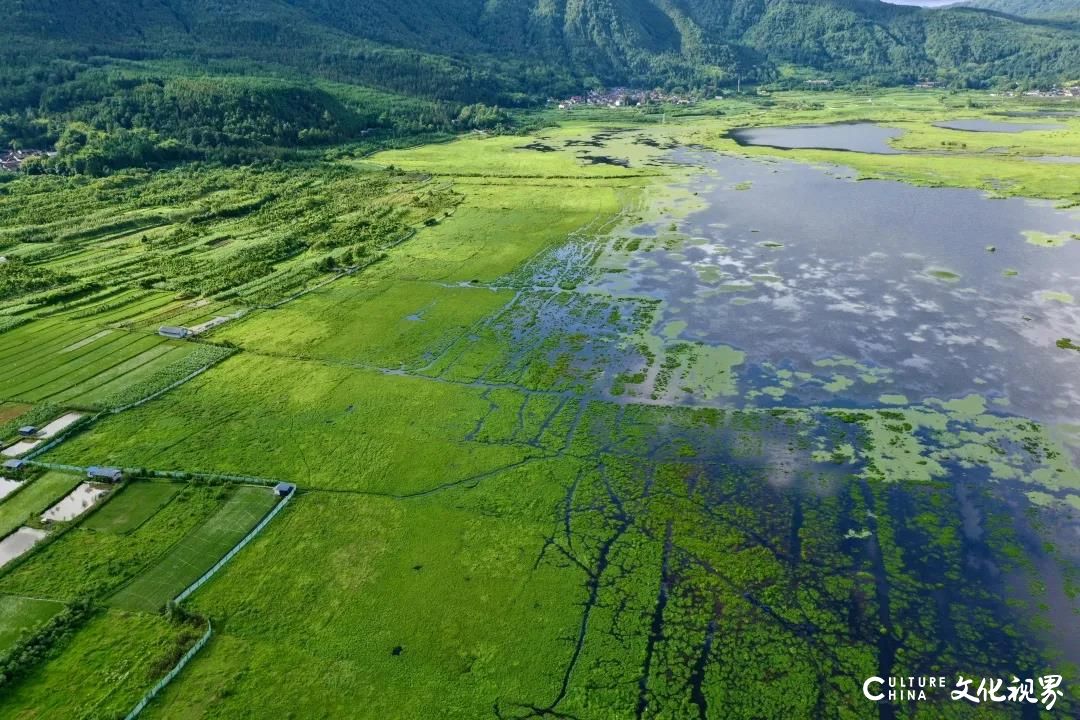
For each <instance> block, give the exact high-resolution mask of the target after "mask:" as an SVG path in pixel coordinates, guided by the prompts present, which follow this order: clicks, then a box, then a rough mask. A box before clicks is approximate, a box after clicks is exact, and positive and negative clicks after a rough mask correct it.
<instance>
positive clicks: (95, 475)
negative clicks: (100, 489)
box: [86, 465, 124, 483]
mask: <svg viewBox="0 0 1080 720" xmlns="http://www.w3.org/2000/svg"><path fill="white" fill-rule="evenodd" d="M86 477H88V478H90V479H91V480H105V481H107V482H113V483H116V482H120V481H121V480H122V479H123V478H124V473H123V471H122V470H121V469H120V468H114V467H100V466H97V465H94V466H93V467H88V468H87V469H86Z"/></svg>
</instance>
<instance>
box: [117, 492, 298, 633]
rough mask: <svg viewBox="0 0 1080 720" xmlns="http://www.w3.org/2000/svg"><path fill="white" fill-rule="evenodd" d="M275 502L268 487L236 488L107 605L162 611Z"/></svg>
mask: <svg viewBox="0 0 1080 720" xmlns="http://www.w3.org/2000/svg"><path fill="white" fill-rule="evenodd" d="M276 502H277V498H276V496H275V495H274V494H273V492H271V490H270V489H269V488H265V487H252V486H243V487H238V488H236V489H235V490H234V491H233V493H232V495H231V496H230V497H229V499H228V500H227V501H226V502H225V504H224V505H223V506H222V507H221V509H220V510H218V511H217V512H216V513H214V515H213V516H211V517H210V518H208V519H207V520H206V522H204V523H202V524H200V525H198V526H197V527H195V528H194V529H192V530H191V531H190V532H189V533H188V534H187V535H185V536H184V537H183V538H182V539H181V540H180V541H179V542H178V543H177V544H176V545H174V546H173V547H172V548H171V549H170V550H169V552H168V553H166V555H165V556H164V557H162V558H161V559H160V560H159V561H158V562H157V563H156V564H155V565H153V566H152V567H150V568H149V569H148V570H147V571H145V572H143V573H142V574H140V575H139V576H138V577H136V578H135V579H134V580H132V581H131V582H130V583H128V584H127V585H125V586H124V587H122V588H121V589H120V590H119V591H118V592H117V593H116V594H115V595H113V596H112V597H111V598H110V600H109V602H110V604H112V605H114V606H116V607H122V608H126V609H130V610H143V611H146V612H154V611H156V610H159V609H161V608H162V607H163V606H164V605H165V604H166V603H167V602H169V601H170V600H171V599H172V598H174V597H175V596H176V595H178V594H179V593H180V592H181V591H182V590H183V589H184V588H186V587H187V586H188V585H190V584H191V583H193V582H195V581H196V580H197V579H199V577H200V576H201V575H202V574H203V573H205V572H206V571H207V570H209V569H210V568H211V567H212V566H213V565H214V563H216V562H217V561H218V560H220V559H221V558H222V557H223V556H224V555H225V554H226V553H227V552H228V551H229V550H231V549H232V547H233V546H234V545H236V543H238V542H240V540H242V539H243V538H244V536H245V535H247V534H248V533H249V532H250V531H251V529H252V528H253V527H255V525H257V524H258V523H259V521H260V520H262V518H263V517H264V516H265V515H266V513H268V512H269V511H270V508H272V507H273V506H274V504H275V503H276Z"/></svg>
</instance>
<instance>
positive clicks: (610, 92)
mask: <svg viewBox="0 0 1080 720" xmlns="http://www.w3.org/2000/svg"><path fill="white" fill-rule="evenodd" d="M696 102H697V98H696V97H694V96H693V95H690V94H688V93H675V92H666V91H664V90H660V89H655V90H636V89H630V88H625V87H616V88H610V89H606V90H590V91H589V92H587V93H585V94H584V95H573V96H571V97H568V98H566V99H564V100H556V99H554V98H550V99H549V100H548V104H551V105H556V106H557V107H558V108H559V109H560V110H569V109H571V108H575V107H607V108H618V107H638V106H641V105H693V104H694V103H696Z"/></svg>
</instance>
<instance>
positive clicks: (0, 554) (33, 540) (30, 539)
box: [0, 527, 48, 567]
mask: <svg viewBox="0 0 1080 720" xmlns="http://www.w3.org/2000/svg"><path fill="white" fill-rule="evenodd" d="M46 535H48V533H47V532H45V531H44V530H37V529H36V528H29V527H21V528H19V529H18V530H16V531H15V532H13V533H11V534H10V535H8V536H7V537H6V538H4V539H3V540H0V567H3V566H4V565H7V564H8V563H9V562H11V561H12V560H14V559H15V558H17V557H19V556H20V555H22V554H23V553H25V552H27V551H28V550H30V548H32V547H34V546H35V545H37V544H38V543H39V542H41V541H42V540H44V539H45V536H46Z"/></svg>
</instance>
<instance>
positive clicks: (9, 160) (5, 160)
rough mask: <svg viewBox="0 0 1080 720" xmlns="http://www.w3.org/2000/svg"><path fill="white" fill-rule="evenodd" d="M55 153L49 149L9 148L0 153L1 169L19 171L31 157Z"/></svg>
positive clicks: (50, 155)
mask: <svg viewBox="0 0 1080 720" xmlns="http://www.w3.org/2000/svg"><path fill="white" fill-rule="evenodd" d="M55 154H56V153H55V152H53V151H48V150H8V151H6V152H4V153H3V154H0V170H7V171H8V172H18V171H19V170H20V169H21V168H22V166H23V163H24V162H26V161H27V160H30V159H31V158H39V157H52V156H53V155H55Z"/></svg>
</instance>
